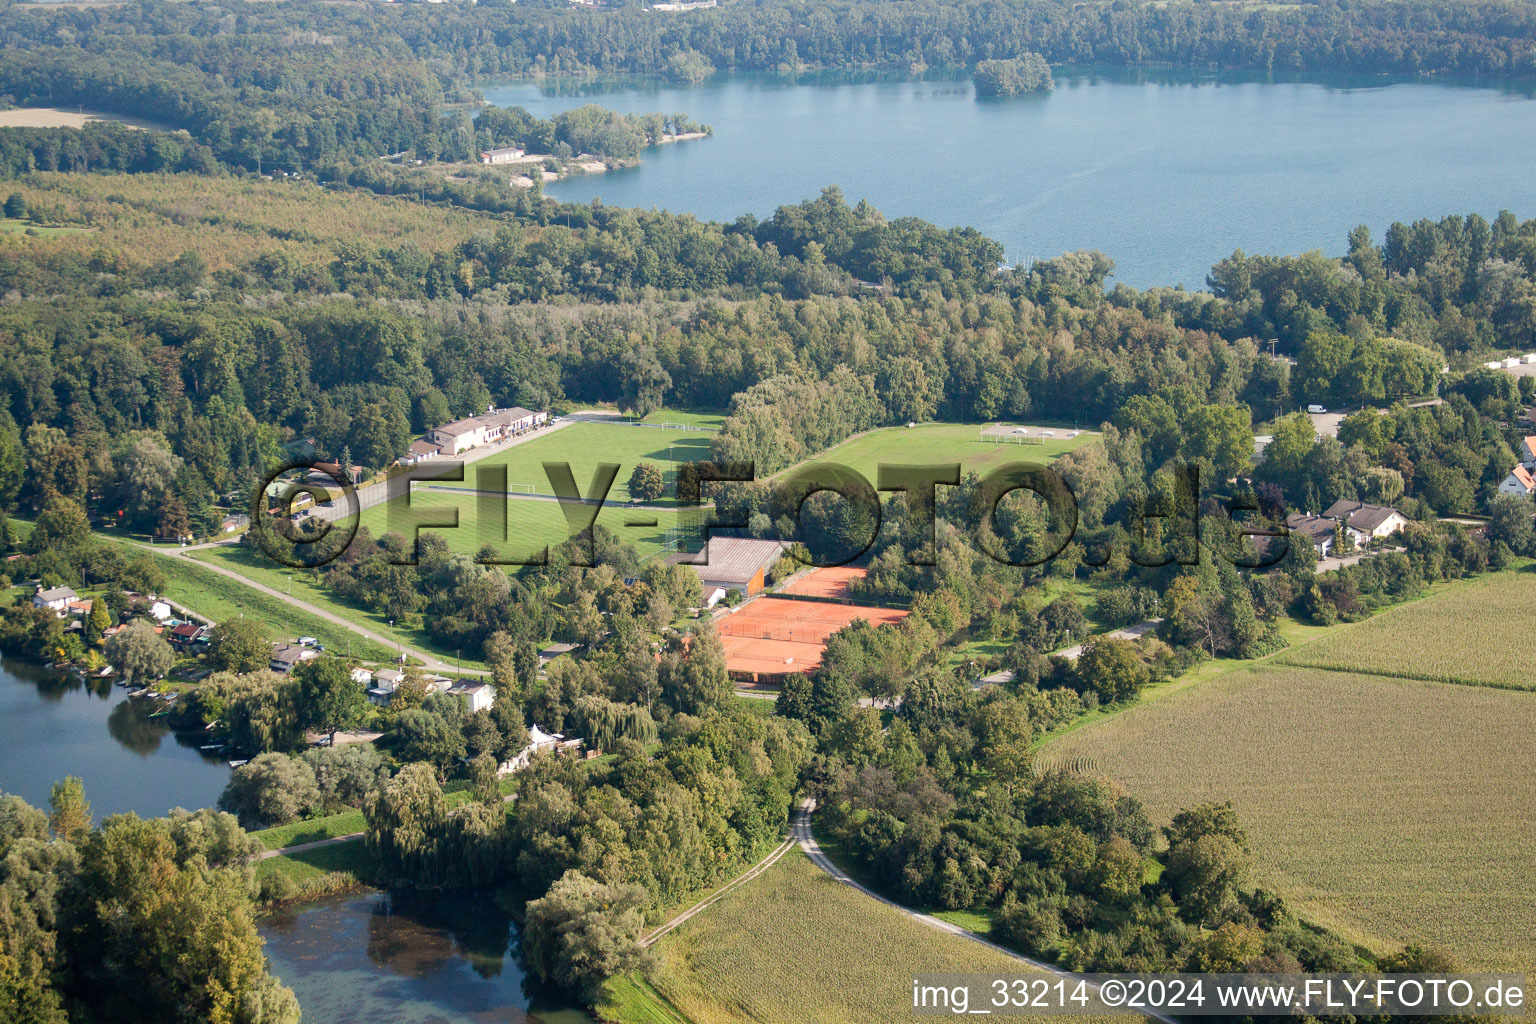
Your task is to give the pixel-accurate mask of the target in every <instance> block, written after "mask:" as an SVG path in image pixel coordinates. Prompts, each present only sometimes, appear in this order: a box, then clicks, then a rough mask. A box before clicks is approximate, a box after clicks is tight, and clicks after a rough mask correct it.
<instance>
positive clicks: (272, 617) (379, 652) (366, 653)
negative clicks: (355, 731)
mask: <svg viewBox="0 0 1536 1024" xmlns="http://www.w3.org/2000/svg"><path fill="white" fill-rule="evenodd" d="M13 523H14V521H13ZM97 536H98V537H99V538H100V539H102V540H103V541H104V542H106V543H109V544H116V545H117V546H118V547H119V548H120V549H121V550H122V552H123V554H124V555H125V556H127V557H136V556H137V555H139V554H141V553H143V552H144V551H146V550H149V549H147V548H145V547H143V546H140V545H133V544H127V543H125V542H123V541H121V540H119V539H116V538H113V537H110V536H108V535H106V534H97ZM217 550H219V551H221V552H222V551H224V550H225V549H222V548H221V549H217ZM229 550H235V549H229ZM154 554H155V555H156V559H155V564H156V565H158V566H159V567H160V569H161V571H162V572H164V573H165V578H166V581H167V582H166V587H165V592H164V593H163V594H162V595H161V596H162V597H166V598H169V599H170V600H172V601H175V602H177V603H178V604H182V605H185V606H186V607H188V608H190V609H192V610H193V611H195V612H197V613H199V614H201V615H206V616H208V617H209V618H211V619H213V620H214V621H215V622H222V621H224V620H225V619H234V618H239V617H241V616H244V617H245V618H248V619H256V620H257V621H259V622H262V623H264V624H265V625H266V626H267V629H268V632H269V636H270V637H271V639H274V640H279V639H283V638H285V637H290V638H291V637H299V636H312V637H314V638H315V639H317V640H319V641H320V643H322V644H324V645H325V646H326V648H328V649H330V650H333V651H340V652H342V653H345V652H346V651H347V644H348V642H349V641H350V642H351V644H352V653H353V654H354V655H355V656H357V657H358V658H362V659H365V660H368V661H389V660H391V659H392V658H393V657H394V654H393V652H392V651H391V650H390V649H389V648H388V647H385V646H383V645H382V644H376V643H374V642H373V641H371V640H366V639H364V638H362V637H360V636H357V635H356V634H355V633H353V632H352V631H351V630H348V629H343V628H342V627H341V626H338V625H336V624H334V623H332V622H328V621H326V620H325V619H323V618H321V617H320V616H318V615H314V614H312V613H310V612H306V611H304V610H303V609H302V608H296V607H294V606H293V605H291V604H288V603H287V602H285V601H283V600H281V599H280V598H275V597H272V596H271V595H268V594H262V593H258V592H257V591H255V590H252V589H251V588H249V587H247V586H244V585H242V584H241V583H239V582H237V581H236V580H232V579H229V578H228V577H225V576H220V575H219V574H217V573H215V572H211V571H209V570H207V569H203V568H201V567H199V566H198V565H197V564H196V563H195V562H190V561H188V560H187V559H185V558H180V557H177V556H174V555H171V554H170V553H169V549H167V550H166V552H164V553H161V552H154ZM247 557H249V556H247Z"/></svg>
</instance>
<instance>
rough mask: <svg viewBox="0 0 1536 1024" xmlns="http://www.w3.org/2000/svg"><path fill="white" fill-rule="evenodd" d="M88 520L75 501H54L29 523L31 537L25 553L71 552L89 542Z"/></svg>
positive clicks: (60, 499) (60, 498)
mask: <svg viewBox="0 0 1536 1024" xmlns="http://www.w3.org/2000/svg"><path fill="white" fill-rule="evenodd" d="M90 540H91V520H90V519H89V517H87V516H86V514H85V510H84V509H83V508H81V507H80V505H79V503H78V502H74V501H71V500H70V499H69V498H62V497H59V498H53V499H51V500H50V501H49V502H48V503H47V504H46V505H44V506H43V510H42V511H41V512H39V513H38V514H37V519H36V520H35V521H34V522H33V524H32V536H31V537H30V538H29V539H28V541H27V550H28V551H31V552H32V553H34V554H40V553H42V552H45V551H58V552H63V553H66V554H67V553H70V552H74V551H78V550H80V549H81V548H83V547H85V546H86V545H87V544H89V543H90Z"/></svg>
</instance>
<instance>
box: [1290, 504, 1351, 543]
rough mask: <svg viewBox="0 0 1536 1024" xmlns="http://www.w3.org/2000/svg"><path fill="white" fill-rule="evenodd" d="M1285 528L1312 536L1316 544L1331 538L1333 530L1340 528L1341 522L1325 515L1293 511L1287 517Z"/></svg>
mask: <svg viewBox="0 0 1536 1024" xmlns="http://www.w3.org/2000/svg"><path fill="white" fill-rule="evenodd" d="M1285 528H1286V529H1287V530H1290V531H1291V532H1292V533H1300V534H1303V535H1305V536H1307V537H1310V538H1312V543H1314V544H1316V543H1317V542H1318V541H1320V540H1331V539H1332V538H1333V531H1334V530H1337V529H1338V528H1339V524H1338V521H1337V520H1334V519H1328V518H1325V517H1323V516H1314V515H1308V514H1306V513H1304V512H1292V513H1291V514H1290V515H1288V516H1286V517H1285Z"/></svg>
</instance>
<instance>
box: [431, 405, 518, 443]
mask: <svg viewBox="0 0 1536 1024" xmlns="http://www.w3.org/2000/svg"><path fill="white" fill-rule="evenodd" d="M515 418H516V417H514V416H513V415H512V410H511V409H492V410H490V411H489V412H483V413H481V414H480V415H478V416H465V417H464V418H463V419H461V420H454V421H453V422H452V423H444V424H443V425H442V426H440V427H438V428H437V429H438V430H440V431H442V432H443V433H444V434H452V435H454V436H455V437H457V436H458V435H459V434H468V433H470V432H471V431H474V430H480V429H482V428H484V427H494V426H510V425H511V423H512V421H513V419H515Z"/></svg>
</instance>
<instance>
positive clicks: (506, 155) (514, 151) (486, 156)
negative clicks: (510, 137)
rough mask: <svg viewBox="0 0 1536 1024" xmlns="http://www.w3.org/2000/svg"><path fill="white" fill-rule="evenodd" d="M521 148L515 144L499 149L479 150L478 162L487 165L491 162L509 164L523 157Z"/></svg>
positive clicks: (491, 163)
mask: <svg viewBox="0 0 1536 1024" xmlns="http://www.w3.org/2000/svg"><path fill="white" fill-rule="evenodd" d="M523 152H524V151H523V150H521V149H518V148H517V147H516V146H504V147H502V148H501V149H487V150H484V151H482V152H481V154H480V162H481V163H482V164H485V165H487V166H490V165H493V164H510V163H512V162H513V161H514V160H521V159H522V158H523Z"/></svg>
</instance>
